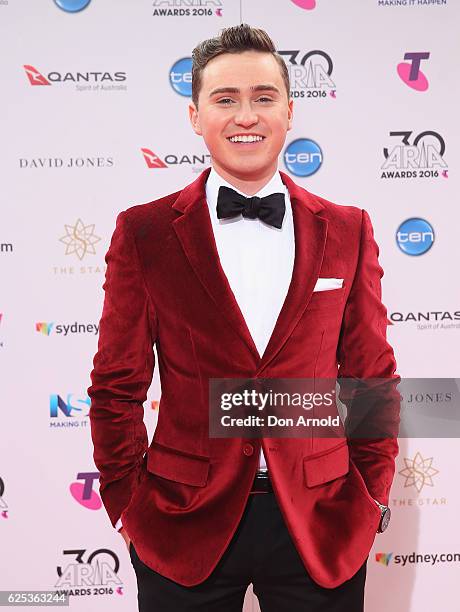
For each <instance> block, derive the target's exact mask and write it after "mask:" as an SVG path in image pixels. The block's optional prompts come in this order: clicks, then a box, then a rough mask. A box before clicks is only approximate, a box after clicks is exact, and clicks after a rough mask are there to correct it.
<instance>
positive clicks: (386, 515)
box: [372, 498, 391, 533]
mask: <svg viewBox="0 0 460 612" xmlns="http://www.w3.org/2000/svg"><path fill="white" fill-rule="evenodd" d="M372 499H374V498H372ZM374 501H375V503H376V504H377V506H378V507H379V508H380V512H381V515H382V516H381V518H380V523H379V527H378V529H377V532H378V533H383V532H384V531H385V529H386V528H387V527H388V523H389V522H390V518H391V510H390V508H389V507H388V506H384V505H383V504H381V503H380V502H378V501H377V500H376V499H374Z"/></svg>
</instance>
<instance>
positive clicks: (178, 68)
mask: <svg viewBox="0 0 460 612" xmlns="http://www.w3.org/2000/svg"><path fill="white" fill-rule="evenodd" d="M169 82H170V84H171V87H172V88H173V89H174V91H175V92H176V93H178V94H180V95H181V96H188V97H190V96H191V95H192V58H191V57H183V58H182V59H180V60H177V62H175V63H174V64H173V66H172V68H171V69H170V71H169Z"/></svg>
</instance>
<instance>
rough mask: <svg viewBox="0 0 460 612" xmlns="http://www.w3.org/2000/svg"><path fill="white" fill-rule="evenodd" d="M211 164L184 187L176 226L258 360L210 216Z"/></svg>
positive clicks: (204, 279)
mask: <svg viewBox="0 0 460 612" xmlns="http://www.w3.org/2000/svg"><path fill="white" fill-rule="evenodd" d="M210 170H211V168H207V169H206V170H204V171H203V172H202V173H201V174H200V176H199V177H198V178H197V179H196V180H195V181H194V182H193V183H191V184H190V185H187V187H185V188H184V189H183V190H182V191H181V193H180V195H179V197H178V198H177V200H176V201H175V202H174V204H173V206H172V208H173V209H174V210H176V211H178V212H180V213H182V214H181V216H180V217H178V218H177V219H175V220H174V221H173V227H174V230H175V232H176V234H177V237H178V238H179V240H180V243H181V245H182V248H183V250H184V253H185V255H186V256H187V258H188V260H189V262H190V265H191V266H192V268H193V270H194V272H195V274H196V276H197V277H198V279H199V280H200V282H201V284H202V285H203V287H204V288H205V289H206V291H207V292H208V294H209V295H210V297H211V298H212V300H213V301H214V303H215V304H216V306H217V308H218V310H219V312H221V313H222V315H223V316H224V317H225V318H226V319H227V321H228V322H229V323H230V325H231V326H232V327H233V328H234V329H235V331H236V332H237V333H238V334H239V335H240V336H241V338H242V339H243V341H244V342H245V343H246V345H247V346H248V348H249V350H250V351H251V353H252V355H253V357H254V359H255V360H256V362H257V363H258V362H259V361H260V355H259V353H258V351H257V347H256V345H255V344H254V340H253V339H252V336H251V333H250V332H249V329H248V326H247V324H246V321H245V320H244V317H243V314H242V312H241V310H240V307H239V305H238V303H237V301H236V298H235V296H234V294H233V291H232V289H231V287H230V284H229V282H228V279H227V276H226V274H225V272H224V270H223V268H222V266H221V263H220V259H219V253H218V251H217V245H216V241H215V238H214V232H213V229H212V224H211V218H210V216H209V210H208V206H207V203H206V192H205V184H206V179H207V178H208V175H209V172H210Z"/></svg>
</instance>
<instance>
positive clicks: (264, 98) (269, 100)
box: [259, 96, 273, 102]
mask: <svg viewBox="0 0 460 612" xmlns="http://www.w3.org/2000/svg"><path fill="white" fill-rule="evenodd" d="M261 100H266V101H267V102H273V100H272V99H271V98H266V97H265V96H264V97H262V98H259V101H261Z"/></svg>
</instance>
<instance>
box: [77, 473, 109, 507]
mask: <svg viewBox="0 0 460 612" xmlns="http://www.w3.org/2000/svg"><path fill="white" fill-rule="evenodd" d="M98 479H99V472H79V473H78V474H77V481H78V480H82V481H83V482H73V483H72V484H71V485H70V487H69V488H70V493H71V495H72V497H73V498H74V499H75V500H76V501H77V502H78V503H79V504H81V505H82V506H84V507H85V508H88V509H89V510H99V508H100V507H101V506H102V502H101V498H100V497H99V495H98V494H97V493H96V491H94V489H93V484H94V481H95V480H98Z"/></svg>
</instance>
